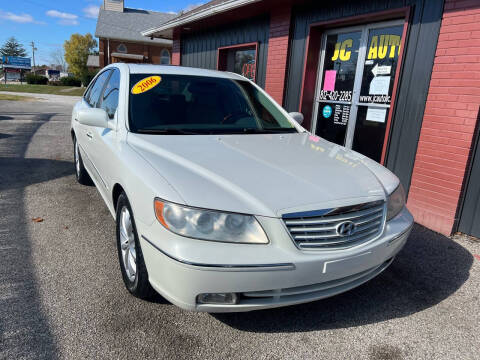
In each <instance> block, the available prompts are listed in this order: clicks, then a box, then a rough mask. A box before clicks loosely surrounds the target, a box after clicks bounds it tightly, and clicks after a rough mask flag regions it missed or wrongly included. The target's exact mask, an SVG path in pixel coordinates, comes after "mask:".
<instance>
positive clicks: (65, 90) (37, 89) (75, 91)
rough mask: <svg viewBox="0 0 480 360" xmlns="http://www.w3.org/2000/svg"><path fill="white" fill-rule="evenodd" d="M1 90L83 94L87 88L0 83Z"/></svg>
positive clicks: (71, 94)
mask: <svg viewBox="0 0 480 360" xmlns="http://www.w3.org/2000/svg"><path fill="white" fill-rule="evenodd" d="M0 91H13V92H20V93H22V92H26V93H36V94H55V95H70V96H82V95H83V93H84V92H85V88H81V87H71V86H51V85H28V84H25V85H21V84H0Z"/></svg>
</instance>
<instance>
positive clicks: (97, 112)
mask: <svg viewBox="0 0 480 360" xmlns="http://www.w3.org/2000/svg"><path fill="white" fill-rule="evenodd" d="M77 120H78V122H79V123H80V124H83V125H88V126H96V127H101V128H107V127H108V116H107V113H106V111H105V110H103V109H96V108H90V109H81V110H79V111H78V113H77Z"/></svg>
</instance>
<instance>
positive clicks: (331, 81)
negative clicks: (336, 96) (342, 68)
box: [323, 70, 337, 91]
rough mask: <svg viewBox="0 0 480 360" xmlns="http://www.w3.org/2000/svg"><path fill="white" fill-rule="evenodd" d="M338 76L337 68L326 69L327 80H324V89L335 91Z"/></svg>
mask: <svg viewBox="0 0 480 360" xmlns="http://www.w3.org/2000/svg"><path fill="white" fill-rule="evenodd" d="M336 78H337V70H326V71H325V80H323V90H325V91H334V90H335V79H336Z"/></svg>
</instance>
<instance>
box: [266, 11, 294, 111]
mask: <svg viewBox="0 0 480 360" xmlns="http://www.w3.org/2000/svg"><path fill="white" fill-rule="evenodd" d="M290 18H291V9H290V8H288V7H284V8H278V9H274V10H272V12H271V14H270V31H269V40H268V57H267V73H266V77H265V90H266V91H267V92H268V93H269V94H270V96H272V97H273V98H274V99H275V101H277V102H278V103H279V104H280V105H282V103H283V95H284V88H285V75H286V71H287V54H288V36H289V30H290Z"/></svg>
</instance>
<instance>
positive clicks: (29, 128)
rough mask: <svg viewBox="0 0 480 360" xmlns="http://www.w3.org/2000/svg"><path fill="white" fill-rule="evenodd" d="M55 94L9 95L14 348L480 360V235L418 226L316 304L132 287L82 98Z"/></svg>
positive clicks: (5, 105)
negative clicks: (228, 309) (90, 179)
mask: <svg viewBox="0 0 480 360" xmlns="http://www.w3.org/2000/svg"><path fill="white" fill-rule="evenodd" d="M41 98H44V99H45V100H38V101H33V102H20V101H0V359H56V358H61V359H87V358H88V359H93V358H102V359H110V358H115V359H119V358H122V359H123V358H138V359H144V358H145V359H153V358H157V359H160V358H162V359H164V358H167V359H174V358H178V359H187V358H201V359H227V358H235V359H236V358H242V359H315V358H318V359H320V358H324V359H480V330H479V325H480V315H479V304H480V302H479V294H480V290H479V288H480V286H479V285H480V255H479V254H480V242H478V240H475V239H469V238H467V237H458V238H456V239H455V240H452V239H450V238H448V237H445V236H442V235H439V234H436V233H434V232H431V231H429V230H427V229H425V228H423V227H421V226H418V225H416V226H415V228H414V231H413V233H412V235H411V237H410V239H409V241H408V243H407V245H406V247H405V248H404V250H403V251H402V252H401V253H400V254H399V255H398V257H397V259H396V260H395V262H394V263H393V264H392V265H391V266H390V268H388V269H387V270H386V271H385V272H384V273H382V274H381V275H380V276H378V277H377V278H375V279H373V280H371V281H369V282H368V283H366V284H364V285H363V286H361V287H359V288H357V289H354V290H352V291H350V292H347V293H345V294H342V295H339V296H336V297H333V298H330V299H326V300H321V301H317V302H314V303H310V304H304V305H298V306H293V307H287V308H280V309H275V310H266V311H258V312H251V313H239V314H222V315H211V314H206V313H193V312H187V311H184V310H181V309H179V308H177V307H176V306H174V305H171V304H169V303H168V302H166V301H165V300H164V299H163V298H162V297H160V296H158V297H156V298H155V299H153V300H152V301H142V300H139V299H136V298H134V297H132V296H130V295H129V294H128V292H127V291H126V290H125V289H124V286H123V283H122V279H121V275H120V269H119V265H118V258H117V254H116V247H115V238H114V232H115V225H114V222H113V219H112V217H111V215H110V213H109V212H108V210H107V208H106V206H105V205H104V203H103V200H102V198H101V197H100V195H99V194H98V193H97V191H96V189H95V188H94V187H85V186H82V185H79V184H77V183H76V181H75V176H74V167H73V163H72V158H73V156H72V144H71V138H70V134H69V121H70V112H71V108H72V105H73V100H74V99H72V98H70V97H68V98H67V97H60V98H58V97H55V98H52V97H49V96H48V95H46V96H45V95H42V96H41ZM32 219H36V221H34V220H32Z"/></svg>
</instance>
